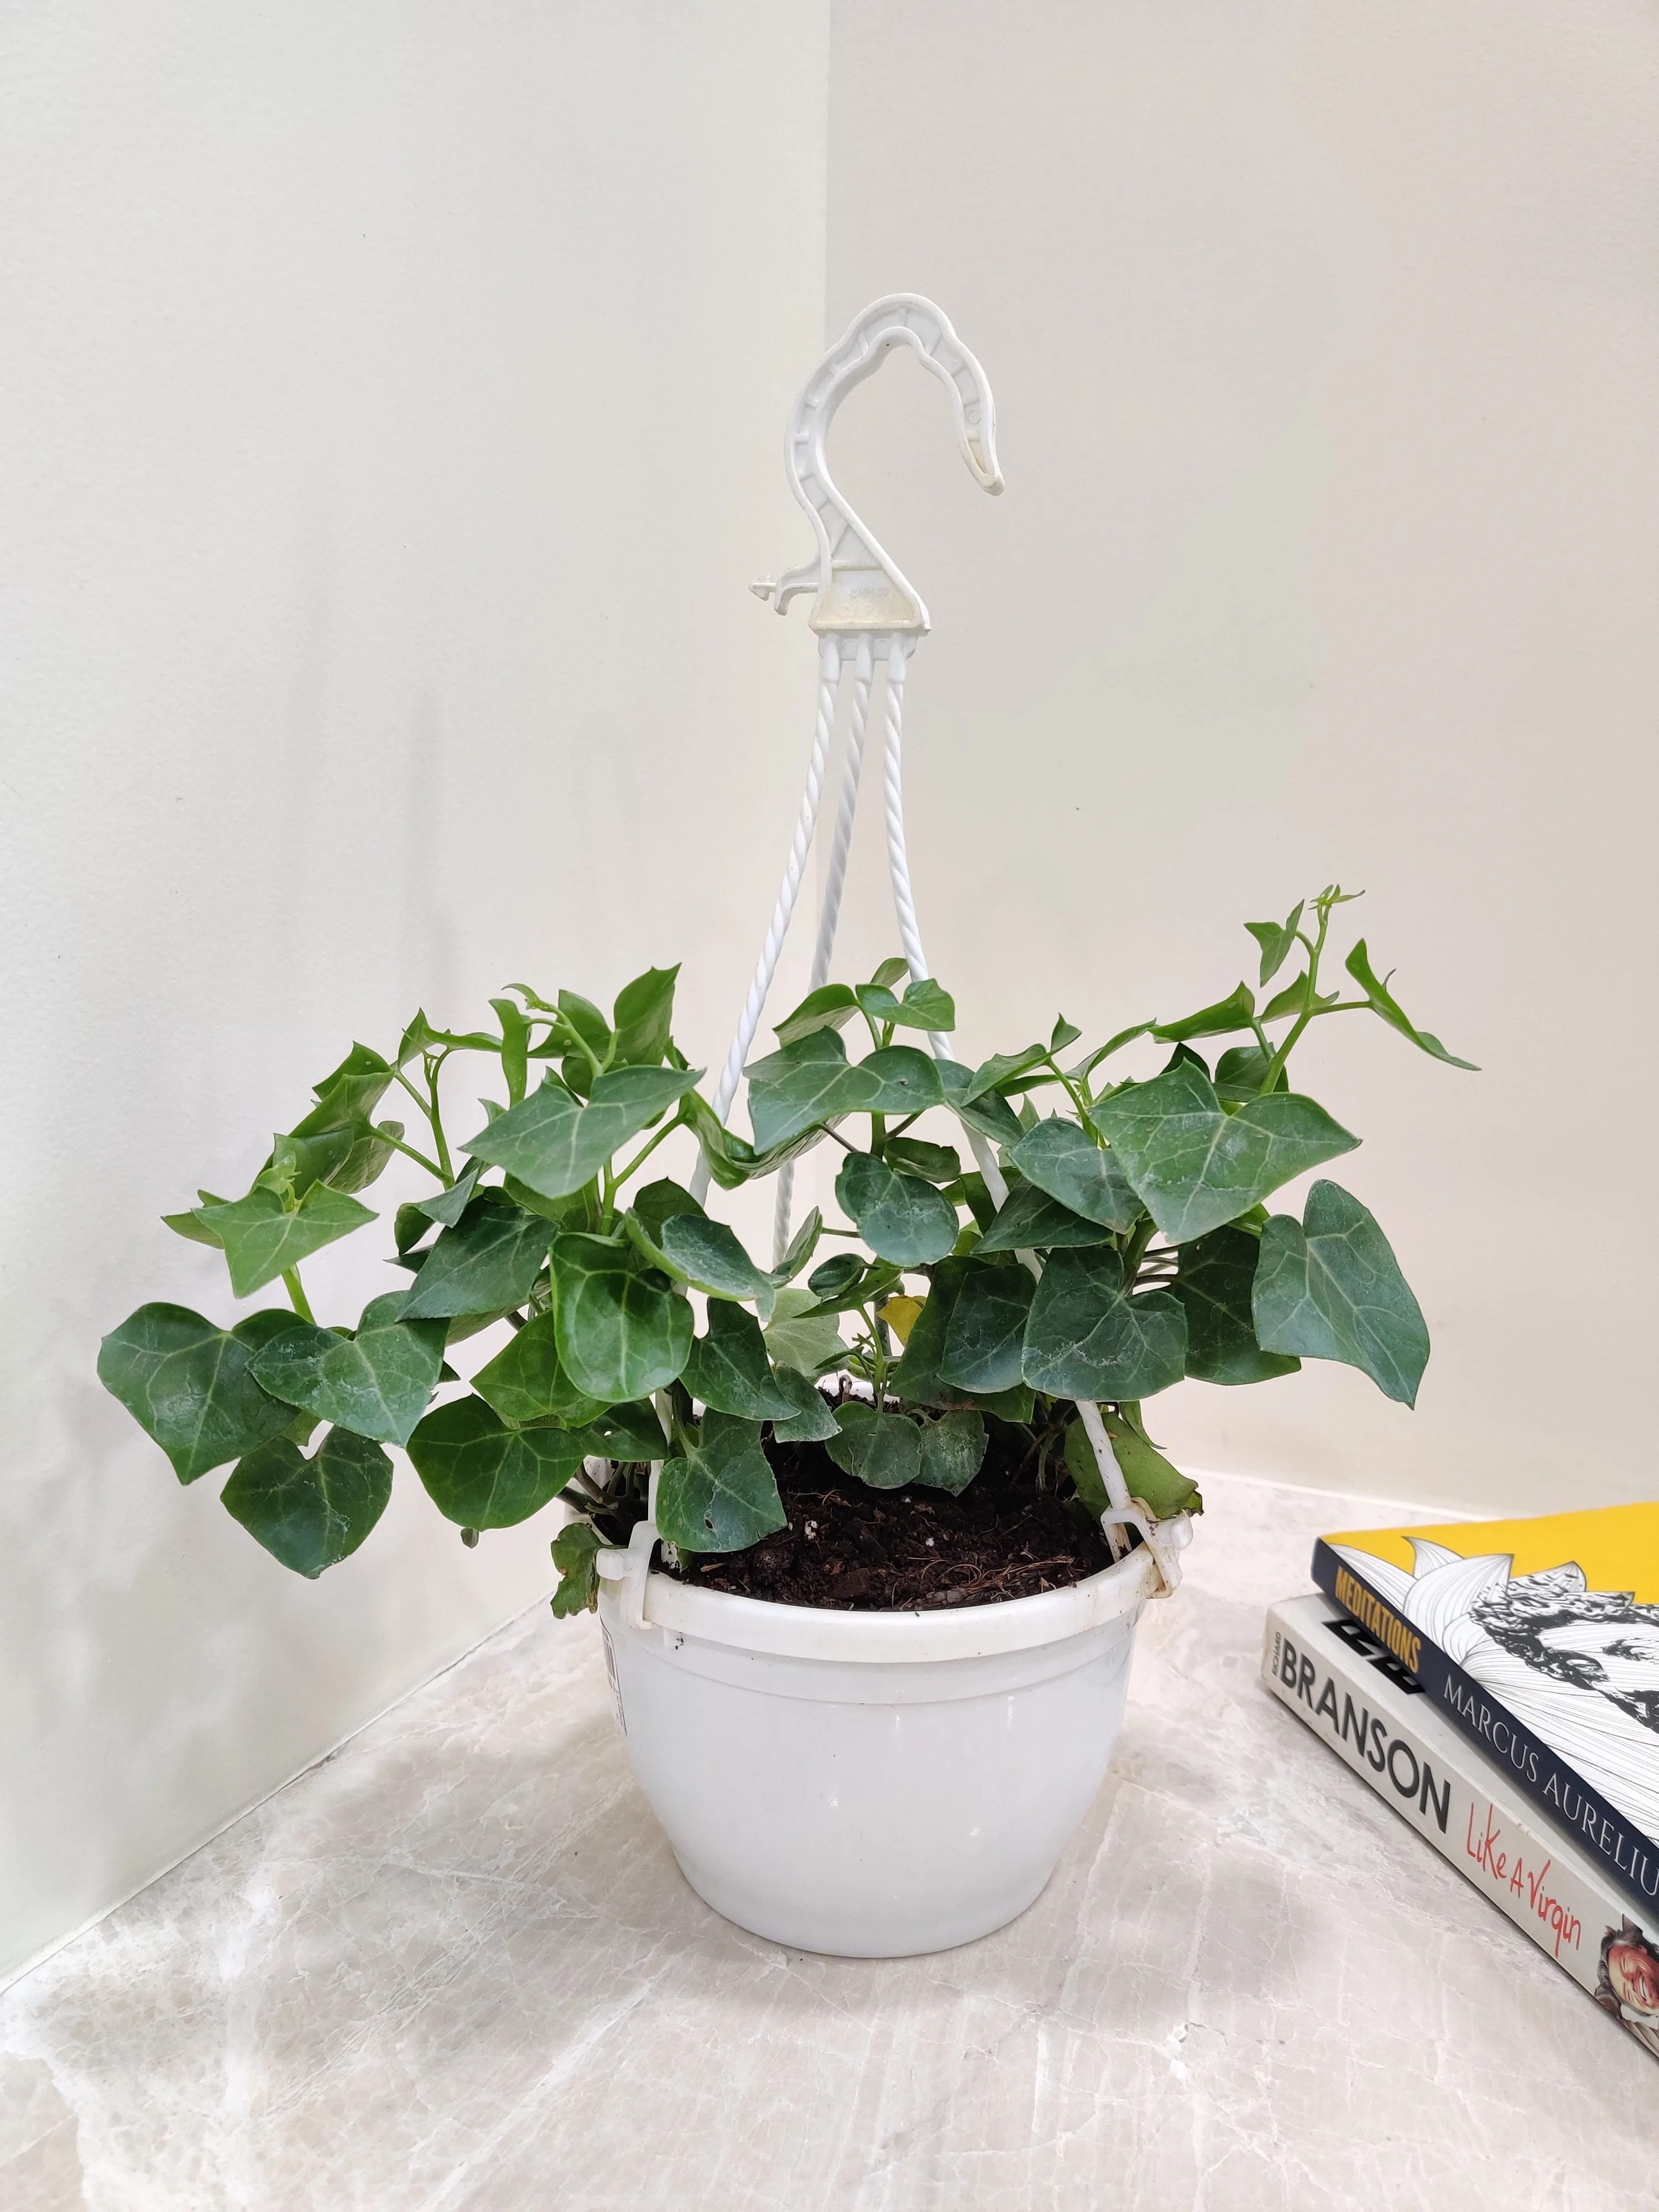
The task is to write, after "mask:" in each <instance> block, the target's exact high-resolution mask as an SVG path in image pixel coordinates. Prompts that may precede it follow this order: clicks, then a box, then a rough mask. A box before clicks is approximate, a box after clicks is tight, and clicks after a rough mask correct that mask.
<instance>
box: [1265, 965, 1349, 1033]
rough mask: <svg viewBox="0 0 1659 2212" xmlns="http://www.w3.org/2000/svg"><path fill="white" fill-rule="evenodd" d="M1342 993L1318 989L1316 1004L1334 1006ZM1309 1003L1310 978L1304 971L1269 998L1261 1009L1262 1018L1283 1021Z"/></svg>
mask: <svg viewBox="0 0 1659 2212" xmlns="http://www.w3.org/2000/svg"><path fill="white" fill-rule="evenodd" d="M1341 995H1342V994H1341V993H1340V991H1330V992H1325V991H1316V992H1315V994H1314V1004H1315V1005H1316V1006H1334V1005H1335V1004H1336V1002H1337V1000H1339V999H1340V997H1341ZM1307 1003H1308V978H1307V975H1306V974H1305V973H1304V974H1302V975H1298V976H1297V978H1296V980H1295V981H1294V982H1290V983H1287V984H1286V985H1285V987H1284V989H1283V990H1282V991H1279V992H1276V993H1275V994H1274V995H1273V997H1272V998H1271V999H1269V1000H1268V1001H1267V1005H1266V1006H1263V1008H1262V1009H1261V1018H1262V1020H1263V1021H1264V1022H1278V1021H1282V1020H1283V1019H1284V1018H1285V1015H1286V1014H1299V1013H1300V1012H1302V1009H1303V1008H1304V1006H1306V1005H1307Z"/></svg>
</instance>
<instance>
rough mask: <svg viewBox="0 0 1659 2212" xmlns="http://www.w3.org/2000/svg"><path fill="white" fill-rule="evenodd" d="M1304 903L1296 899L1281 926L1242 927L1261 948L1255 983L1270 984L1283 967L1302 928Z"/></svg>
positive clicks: (1270, 923) (1262, 923)
mask: <svg viewBox="0 0 1659 2212" xmlns="http://www.w3.org/2000/svg"><path fill="white" fill-rule="evenodd" d="M1305 903H1306V902H1305V901H1304V900H1302V899H1298V900H1297V902H1296V904H1295V905H1294V906H1293V907H1292V908H1291V910H1290V912H1289V914H1287V915H1285V920H1284V922H1283V923H1282V925H1281V924H1280V923H1279V922H1276V921H1247V922H1246V923H1245V925H1244V927H1245V928H1246V929H1248V930H1249V933H1250V934H1251V936H1252V937H1253V938H1255V941H1256V943H1257V944H1258V945H1260V946H1261V975H1259V976H1258V977H1257V979H1256V980H1257V981H1258V982H1261V983H1270V982H1271V981H1273V977H1274V976H1275V975H1277V974H1278V973H1279V969H1281V968H1282V967H1283V966H1284V964H1285V958H1286V957H1287V956H1288V954H1289V952H1290V950H1291V946H1292V945H1294V944H1295V943H1296V933H1297V930H1298V929H1299V928H1300V927H1301V926H1302V908H1303V907H1304V904H1305Z"/></svg>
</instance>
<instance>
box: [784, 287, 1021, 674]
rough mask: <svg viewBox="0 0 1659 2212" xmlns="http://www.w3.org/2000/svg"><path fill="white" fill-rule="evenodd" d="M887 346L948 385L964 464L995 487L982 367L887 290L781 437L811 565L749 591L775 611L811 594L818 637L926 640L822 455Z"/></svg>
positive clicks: (919, 608) (903, 584)
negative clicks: (902, 349) (806, 522)
mask: <svg viewBox="0 0 1659 2212" xmlns="http://www.w3.org/2000/svg"><path fill="white" fill-rule="evenodd" d="M896 345H908V346H909V347H911V348H912V349H913V350H914V351H915V354H916V356H917V357H918V359H919V360H920V361H921V362H922V364H923V366H924V367H925V368H930V369H931V370H932V371H933V374H934V375H935V376H937V377H938V378H939V380H940V381H941V383H943V384H945V386H948V387H949V390H950V392H951V398H952V399H953V400H954V401H955V403H956V416H957V436H958V437H959V439H960V440H961V443H962V453H963V459H964V460H965V461H966V462H967V464H968V465H969V468H970V469H971V470H972V471H973V473H974V479H975V483H978V484H980V485H981V487H982V488H983V489H985V490H986V491H988V492H1000V490H1001V489H1002V471H1000V469H999V468H998V466H997V447H996V407H995V404H994V401H993V399H992V398H991V387H990V386H989V385H988V384H987V382H986V380H985V372H984V370H983V369H982V368H981V367H980V365H979V363H978V362H976V361H975V358H974V356H973V355H972V354H970V353H969V350H968V349H967V347H966V346H964V345H963V343H962V341H961V339H960V338H958V337H957V334H956V332H955V331H954V330H952V329H951V319H950V317H949V316H948V315H946V314H945V312H944V311H943V309H942V308H939V307H935V306H934V305H933V301H931V300H924V299H922V298H921V295H919V294H917V293H915V292H895V293H893V294H891V295H890V296H889V297H888V298H886V299H884V300H878V301H876V302H875V303H874V305H873V306H872V307H866V309H865V310H864V313H862V314H861V315H860V316H859V317H858V319H856V321H854V324H853V325H852V327H851V329H850V330H848V333H847V335H846V337H844V338H842V341H841V343H840V344H839V345H836V346H834V347H832V348H831V349H830V350H829V353H827V354H826V355H825V356H824V357H823V361H822V362H820V363H819V364H818V367H817V370H816V371H815V372H814V374H812V375H811V377H810V378H809V379H808V380H807V383H806V386H805V390H804V391H803V392H802V393H801V395H800V397H799V399H798V400H797V401H796V402H795V404H794V408H793V411H792V413H791V415H790V417H789V428H788V429H787V432H786V433H785V435H784V450H783V463H784V468H785V471H786V472H787V475H788V478H789V488H790V489H791V490H792V491H793V493H794V495H795V497H796V498H797V499H798V500H799V501H800V503H801V505H802V506H803V507H805V509H806V512H807V513H808V514H809V515H810V516H811V522H812V528H813V530H814V532H816V534H817V541H818V554H817V560H816V561H811V562H806V563H805V565H804V566H802V567H801V568H791V569H788V570H787V571H786V573H785V574H783V575H782V576H781V577H780V578H778V579H776V580H774V579H772V578H766V579H765V580H763V581H762V582H760V583H757V584H751V585H750V590H751V591H752V592H754V593H755V594H756V596H757V598H758V599H770V600H771V601H772V604H773V606H774V608H775V611H776V612H777V613H779V614H781V613H782V612H783V611H784V610H785V608H786V607H787V605H788V604H789V602H790V600H791V599H793V598H794V597H795V596H796V594H797V593H798V592H817V598H816V599H814V600H813V603H812V611H811V615H810V616H809V617H808V618H807V619H808V621H809V622H810V623H811V627H812V628H813V629H815V630H817V631H818V632H819V633H820V634H823V633H824V632H845V631H856V632H861V633H864V634H865V635H869V636H872V637H878V636H882V635H887V636H891V635H895V634H897V635H903V636H909V637H925V636H926V635H927V629H928V623H927V608H926V607H925V606H924V605H922V601H921V593H920V592H918V591H917V590H916V589H915V586H914V585H912V584H910V583H908V581H907V580H906V579H905V577H904V576H903V575H902V574H901V572H900V571H899V569H898V568H897V567H896V565H895V563H894V562H892V561H891V560H890V558H889V557H888V556H887V555H886V554H885V553H884V551H883V550H882V549H881V547H880V545H879V544H878V543H877V542H876V539H875V538H874V536H873V535H872V532H870V531H868V530H866V528H865V526H864V525H863V524H862V523H861V522H860V520H859V519H858V517H857V515H855V514H854V512H853V510H852V508H851V507H849V506H848V504H847V501H845V500H844V499H843V498H842V495H841V494H840V493H839V492H838V491H837V490H836V487H835V484H834V483H833V482H832V481H831V479H830V475H829V465H828V463H827V461H826V460H825V458H824V442H825V441H826V439H827V438H828V436H829V425H830V422H832V421H833V419H834V417H835V412H836V408H837V407H839V406H840V404H841V403H842V400H843V399H844V398H846V397H847V394H848V392H850V391H851V390H852V389H853V386H854V385H855V384H862V383H863V381H864V380H865V378H866V376H873V375H874V374H875V372H876V370H877V369H878V368H880V367H881V364H882V362H884V360H885V358H886V356H888V354H890V352H891V351H892V349H893V348H894V347H895V346H896Z"/></svg>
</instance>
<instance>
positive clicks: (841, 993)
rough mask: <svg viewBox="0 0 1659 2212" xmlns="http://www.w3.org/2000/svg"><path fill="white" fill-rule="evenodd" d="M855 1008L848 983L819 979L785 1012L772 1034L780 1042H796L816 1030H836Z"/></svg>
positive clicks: (851, 990)
mask: <svg viewBox="0 0 1659 2212" xmlns="http://www.w3.org/2000/svg"><path fill="white" fill-rule="evenodd" d="M858 1010H859V1002H858V995H857V994H856V993H855V992H854V989H853V987H852V985H851V984H850V983H823V984H820V985H819V987H818V988H817V990H816V991H809V992H808V993H807V994H806V996H805V998H804V999H803V1000H801V1002H800V1004H799V1006H797V1007H796V1008H795V1011H794V1012H793V1013H792V1014H787V1015H786V1016H785V1017H784V1018H783V1020H782V1021H781V1022H780V1023H779V1024H778V1025H777V1027H776V1029H775V1030H774V1031H773V1035H774V1036H775V1037H776V1038H777V1041H778V1042H779V1043H780V1044H797V1043H799V1041H800V1039H801V1038H802V1037H807V1036H813V1035H814V1034H815V1033H816V1032H817V1030H838V1029H840V1028H841V1027H842V1024H844V1023H846V1022H848V1021H850V1020H851V1019H852V1018H853V1016H854V1014H855V1013H857V1012H858Z"/></svg>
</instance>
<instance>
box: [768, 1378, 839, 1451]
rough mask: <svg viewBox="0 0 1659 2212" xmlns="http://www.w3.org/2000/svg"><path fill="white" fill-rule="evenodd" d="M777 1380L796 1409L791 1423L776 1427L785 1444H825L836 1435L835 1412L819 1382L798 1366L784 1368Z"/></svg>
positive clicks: (774, 1430)
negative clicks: (809, 1379)
mask: <svg viewBox="0 0 1659 2212" xmlns="http://www.w3.org/2000/svg"><path fill="white" fill-rule="evenodd" d="M774 1379H775V1382H776V1383H777V1386H778V1389H780V1390H781V1392H782V1393H783V1395H784V1396H785V1397H786V1398H787V1399H788V1401H789V1402H790V1405H791V1406H792V1407H793V1412H792V1413H791V1414H790V1416H789V1419H787V1421H775V1422H774V1423H773V1424H772V1434H773V1435H774V1436H775V1437H776V1438H777V1440H778V1442H779V1443H781V1444H821V1443H823V1441H824V1440H825V1438H826V1437H833V1436H834V1435H836V1416H835V1413H834V1411H833V1410H832V1408H831V1407H830V1405H829V1401H828V1399H827V1398H825V1396H824V1395H823V1391H822V1390H820V1389H818V1388H817V1385H816V1384H815V1383H810V1382H809V1381H808V1380H807V1378H806V1376H805V1375H803V1374H802V1373H801V1372H800V1370H799V1369H798V1368H794V1367H780V1368H779V1369H778V1370H777V1371H776V1374H775V1377H774Z"/></svg>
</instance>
